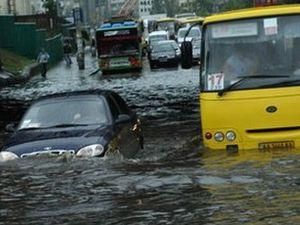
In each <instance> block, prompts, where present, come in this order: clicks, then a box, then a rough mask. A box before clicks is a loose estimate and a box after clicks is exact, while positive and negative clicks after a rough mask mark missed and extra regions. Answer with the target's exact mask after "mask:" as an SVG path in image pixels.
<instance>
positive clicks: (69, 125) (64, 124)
mask: <svg viewBox="0 0 300 225" xmlns="http://www.w3.org/2000/svg"><path fill="white" fill-rule="evenodd" d="M84 126H88V124H74V123H63V124H58V125H54V126H50V127H44V128H64V127H84Z"/></svg>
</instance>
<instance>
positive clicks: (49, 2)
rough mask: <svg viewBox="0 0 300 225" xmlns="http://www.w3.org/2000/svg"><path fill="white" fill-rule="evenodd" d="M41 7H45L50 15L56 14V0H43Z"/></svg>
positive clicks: (54, 15)
mask: <svg viewBox="0 0 300 225" xmlns="http://www.w3.org/2000/svg"><path fill="white" fill-rule="evenodd" d="M43 7H44V8H45V9H46V11H47V13H48V14H49V15H50V16H53V17H56V16H57V6H56V0H45V1H44V4H43Z"/></svg>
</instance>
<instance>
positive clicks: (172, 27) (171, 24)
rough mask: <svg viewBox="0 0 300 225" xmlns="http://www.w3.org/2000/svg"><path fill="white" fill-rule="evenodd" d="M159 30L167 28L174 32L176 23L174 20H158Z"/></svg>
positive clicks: (166, 29)
mask: <svg viewBox="0 0 300 225" xmlns="http://www.w3.org/2000/svg"><path fill="white" fill-rule="evenodd" d="M157 30H165V31H169V32H172V33H174V32H175V23H174V21H169V22H158V23H157Z"/></svg>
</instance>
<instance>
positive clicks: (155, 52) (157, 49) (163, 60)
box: [149, 40, 181, 69]
mask: <svg viewBox="0 0 300 225" xmlns="http://www.w3.org/2000/svg"><path fill="white" fill-rule="evenodd" d="M180 55H181V51H180V49H179V46H178V45H177V43H176V42H175V41H174V40H168V41H159V42H158V43H157V44H155V45H153V48H152V52H151V55H150V58H149V63H150V68H151V69H153V68H154V67H158V66H178V63H179V59H180Z"/></svg>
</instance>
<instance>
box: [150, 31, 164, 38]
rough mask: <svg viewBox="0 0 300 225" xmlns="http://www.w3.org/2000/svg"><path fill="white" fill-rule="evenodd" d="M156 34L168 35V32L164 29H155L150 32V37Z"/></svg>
mask: <svg viewBox="0 0 300 225" xmlns="http://www.w3.org/2000/svg"><path fill="white" fill-rule="evenodd" d="M155 35H168V32H167V31H164V30H159V31H153V32H151V33H150V34H149V37H151V36H155Z"/></svg>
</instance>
